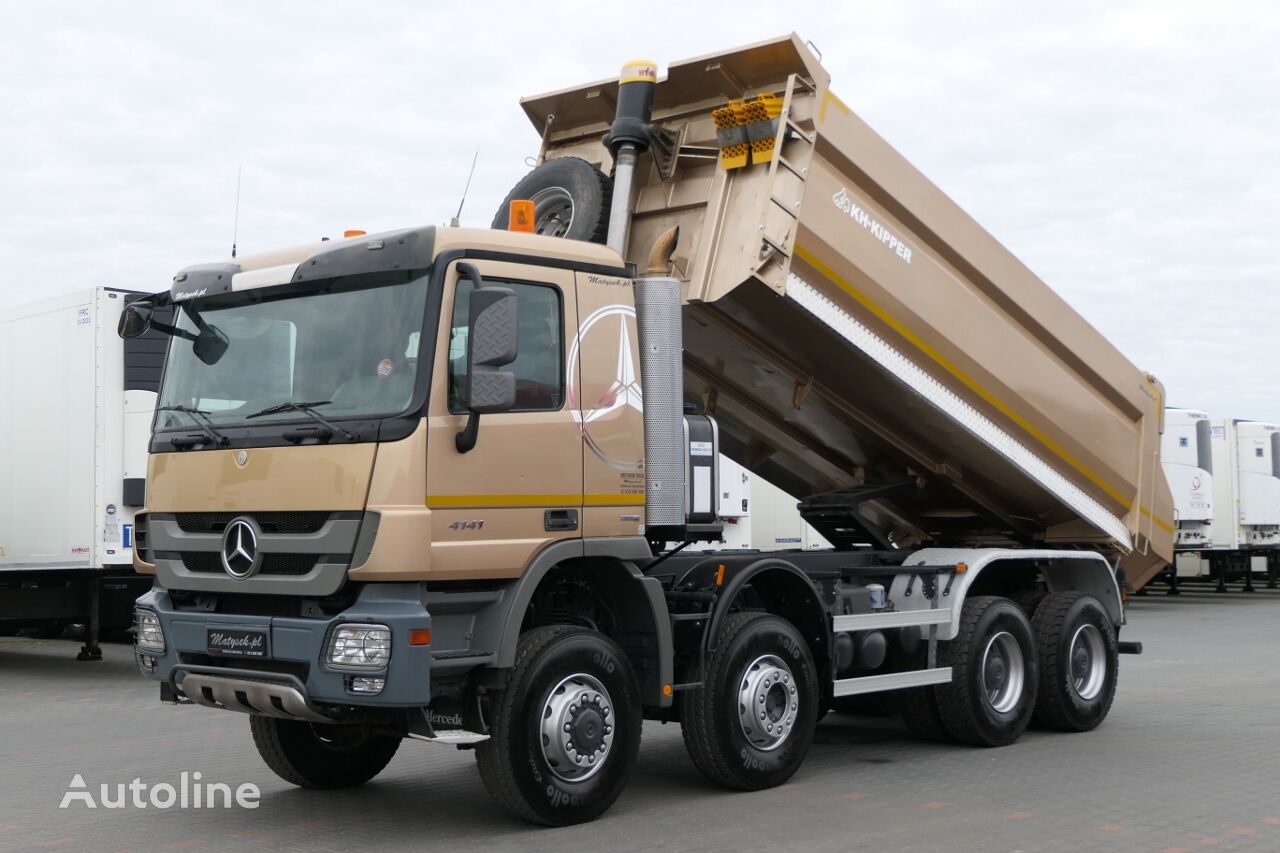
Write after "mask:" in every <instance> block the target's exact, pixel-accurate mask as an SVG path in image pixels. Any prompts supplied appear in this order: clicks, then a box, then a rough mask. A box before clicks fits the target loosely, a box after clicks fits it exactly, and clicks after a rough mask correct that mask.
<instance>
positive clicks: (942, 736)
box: [901, 687, 953, 743]
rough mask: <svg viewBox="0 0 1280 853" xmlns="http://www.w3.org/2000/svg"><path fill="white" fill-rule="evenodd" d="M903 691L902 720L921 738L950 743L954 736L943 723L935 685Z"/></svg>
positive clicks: (909, 729) (908, 728)
mask: <svg viewBox="0 0 1280 853" xmlns="http://www.w3.org/2000/svg"><path fill="white" fill-rule="evenodd" d="M901 692H902V722H903V723H904V724H906V727H907V730H908V731H910V732H911V733H912V734H913V735H915V736H916V737H918V738H920V739H921V740H927V741H932V742H934V743H950V742H951V741H952V740H953V738H952V737H951V735H950V734H948V732H947V729H946V727H944V726H943V725H942V715H941V714H939V713H938V700H937V698H936V697H935V696H934V688H933V687H913V688H911V689H910V690H903V691H901Z"/></svg>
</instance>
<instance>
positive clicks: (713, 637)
mask: <svg viewBox="0 0 1280 853" xmlns="http://www.w3.org/2000/svg"><path fill="white" fill-rule="evenodd" d="M721 566H723V567H724V574H723V576H720V574H719V573H720V567H721ZM717 580H719V583H717ZM676 586H678V587H683V586H688V587H691V588H694V589H701V588H705V587H707V586H717V587H719V594H718V595H717V596H716V601H715V605H714V608H713V611H712V615H711V620H710V622H709V624H708V625H707V630H706V633H705V634H704V643H703V650H704V651H711V650H714V649H715V644H716V642H717V641H718V640H719V637H720V630H721V627H722V626H723V624H724V620H725V618H726V617H727V616H728V615H729V614H730V613H732V612H734V607H735V606H736V605H738V604H739V602H743V601H750V603H753V604H758V605H759V606H761V607H762V608H763V609H764V610H765V611H767V612H769V613H772V614H774V615H775V616H779V617H781V618H783V619H786V620H787V621H788V622H790V623H791V624H792V625H795V627H796V630H798V631H799V632H800V633H801V635H802V636H804V638H805V640H806V641H807V642H808V644H809V650H810V652H811V653H812V655H813V662H814V665H815V666H816V667H817V671H818V677H819V684H820V685H823V684H829V683H830V681H831V679H830V661H831V655H830V648H831V623H830V621H829V620H828V619H827V608H826V607H825V606H824V605H823V603H822V602H823V597H822V595H821V593H820V592H819V591H818V588H817V587H816V586H814V583H813V581H812V580H811V579H810V578H809V576H808V575H806V574H805V573H804V572H802V571H801V570H800V569H799V568H798V567H797V566H795V565H794V564H792V563H790V562H788V561H786V560H780V559H777V558H764V559H761V557H760V556H759V555H758V554H751V555H742V556H737V557H734V556H725V557H717V556H712V557H709V558H708V559H706V560H703V561H701V562H700V563H698V564H697V565H695V566H694V567H693V568H691V569H690V570H689V571H688V572H687V573H686V574H685V575H684V576H683V577H682V578H681V579H680V580H679V581H678V582H677V584H676ZM828 689H829V688H828Z"/></svg>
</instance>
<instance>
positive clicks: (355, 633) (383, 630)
mask: <svg viewBox="0 0 1280 853" xmlns="http://www.w3.org/2000/svg"><path fill="white" fill-rule="evenodd" d="M390 660H391V629H390V628H388V627H387V626H386V625H339V626H338V627H337V628H336V629H334V632H333V637H332V638H331V639H330V640H329V663H330V664H332V665H333V666H349V667H357V668H359V669H384V668H385V667H386V665H387V663H388V661H390Z"/></svg>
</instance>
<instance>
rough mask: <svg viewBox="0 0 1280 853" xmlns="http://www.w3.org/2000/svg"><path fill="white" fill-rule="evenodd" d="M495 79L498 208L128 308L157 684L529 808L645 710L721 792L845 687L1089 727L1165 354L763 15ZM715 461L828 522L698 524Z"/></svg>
mask: <svg viewBox="0 0 1280 853" xmlns="http://www.w3.org/2000/svg"><path fill="white" fill-rule="evenodd" d="M524 107H525V110H526V112H527V113H528V114H529V116H530V118H531V120H532V122H533V123H534V126H535V127H536V128H537V130H538V132H539V133H540V134H541V135H542V139H543V150H542V155H541V158H540V160H541V163H540V165H539V166H538V167H537V168H536V169H534V170H533V172H531V173H530V174H529V175H528V176H527V177H526V178H525V179H524V180H522V181H521V182H520V183H519V184H518V185H517V186H516V187H515V188H514V189H513V190H512V194H511V197H510V198H509V199H508V203H504V205H503V206H502V209H501V210H499V211H498V213H497V216H496V217H495V220H494V227H493V228H491V229H468V228H456V227H451V228H435V227H423V228H411V229H405V230H400V231H391V232H386V233H382V234H373V235H365V234H361V235H359V236H355V237H351V238H348V239H343V240H340V241H332V242H322V243H318V244H313V245H309V246H303V247H299V248H295V249H288V250H283V251H279V252H273V253H270V254H265V255H260V256H256V257H251V258H241V259H232V260H228V261H224V262H219V263H213V264H202V265H197V266H192V267H188V268H186V269H184V270H182V271H180V272H179V273H178V274H177V275H176V276H175V277H174V280H173V282H172V285H171V287H170V289H169V291H168V292H167V293H164V294H160V295H158V296H156V297H154V298H152V299H150V300H145V301H140V302H135V303H133V304H132V305H131V306H130V308H129V309H128V310H127V311H126V312H125V314H124V315H123V317H122V319H121V324H120V332H121V334H122V335H124V336H126V337H130V336H136V335H138V334H141V333H143V332H144V331H147V330H148V329H150V330H158V331H160V332H164V333H166V334H168V335H170V336H171V343H170V348H169V353H168V360H167V363H166V367H165V374H164V378H163V381H162V383H161V389H160V395H159V401H158V405H157V414H156V419H155V422H154V429H153V434H152V439H151V447H150V452H151V455H150V465H149V470H148V477H147V494H146V507H145V511H143V512H141V513H140V514H139V515H138V517H137V522H136V532H135V539H136V548H135V565H136V567H137V569H138V570H139V571H142V572H146V573H150V574H152V575H154V579H155V585H154V587H153V589H152V590H151V591H150V592H149V593H147V594H146V595H144V596H143V597H142V598H140V599H139V601H138V604H137V611H136V619H137V642H136V657H137V661H138V666H139V668H140V669H141V671H142V672H143V673H144V674H146V675H147V676H148V677H150V678H153V679H155V680H157V681H158V682H159V683H160V690H161V697H162V699H164V700H166V701H169V702H173V703H177V704H186V705H198V706H205V707H208V708H216V709H221V710H231V711H239V712H242V713H246V714H248V715H250V722H251V729H252V733H253V737H254V740H255V743H256V744H257V746H258V748H259V751H260V753H261V754H262V756H263V758H264V759H265V760H266V762H267V763H268V764H269V765H270V766H271V768H272V769H273V770H274V771H275V772H276V773H278V774H279V775H280V776H281V777H282V778H284V779H286V780H288V781H290V782H293V783H294V784H298V785H301V786H304V787H319V788H331V787H342V786H349V785H357V784H361V783H363V782H365V781H368V780H369V779H371V778H373V777H374V776H375V775H377V773H378V772H380V771H381V769H382V768H383V767H384V766H385V765H386V764H387V762H388V761H389V760H390V759H391V757H392V755H393V754H394V753H395V751H396V750H397V749H398V748H399V745H400V744H401V742H402V741H403V740H405V739H411V740H422V741H430V742H435V743H442V744H450V745H454V746H457V747H459V748H464V749H475V751H476V755H477V760H478V765H479V770H480V773H481V776H482V778H483V779H484V782H485V785H486V787H487V788H488V789H489V791H490V792H491V793H492V794H493V795H494V797H495V798H496V799H498V800H499V801H500V802H501V803H502V804H503V805H504V806H505V807H507V808H508V809H509V810H511V811H512V812H513V813H515V814H517V815H519V816H522V817H524V818H527V819H529V820H532V821H535V822H539V823H545V824H553V825H559V824H567V823H575V822H579V821H583V820H589V819H592V818H594V817H596V816H598V815H600V814H601V813H603V812H604V811H605V810H606V809H607V808H608V807H609V805H610V804H612V803H613V802H614V801H615V800H616V798H617V797H618V796H619V795H620V793H621V791H622V789H623V787H624V786H625V784H626V780H627V778H628V775H629V773H630V770H631V768H632V765H633V764H634V760H635V756H636V752H637V750H638V747H639V740H640V729H641V721H642V720H643V719H651V720H662V721H673V722H678V723H679V724H680V725H681V727H682V731H683V733H684V738H685V742H686V745H687V746H688V749H689V752H690V755H691V757H692V758H693V761H694V763H695V764H696V765H697V766H698V767H699V769H700V770H702V771H703V773H704V774H705V775H706V776H707V777H708V778H709V779H711V780H713V781H714V782H716V783H718V784H721V785H724V786H727V787H729V788H735V789H747V790H750V789H761V788H767V787H771V786H775V785H778V784H781V783H782V782H783V781H785V780H786V779H788V778H790V777H791V776H792V774H794V773H795V772H796V771H797V769H798V768H799V767H800V765H801V763H802V761H803V759H804V757H805V755H806V754H807V752H808V750H809V747H810V744H811V742H812V740H813V734H814V730H815V726H816V725H817V722H818V720H819V719H820V718H821V716H822V715H823V714H825V713H826V712H827V710H828V709H829V708H831V707H833V706H838V707H845V708H848V707H852V706H854V705H857V704H858V703H866V702H867V701H869V700H868V697H872V698H874V700H875V701H876V702H878V703H880V705H881V706H882V707H888V708H890V709H891V710H893V711H895V712H897V713H900V714H902V716H903V717H904V719H905V720H906V721H907V722H908V724H909V725H910V726H911V727H912V728H913V729H914V730H916V731H918V732H920V733H922V734H924V735H926V736H928V737H932V738H944V739H953V740H956V741H960V742H963V743H969V744H974V745H979V746H1002V745H1005V744H1008V743H1012V742H1013V741H1014V740H1016V739H1017V738H1018V737H1019V736H1020V735H1021V734H1022V732H1023V731H1024V730H1025V728H1026V726H1027V725H1028V723H1029V722H1030V720H1031V718H1032V717H1033V716H1035V717H1037V718H1038V719H1039V720H1040V721H1041V722H1042V723H1044V724H1045V725H1046V726H1047V727H1049V728H1053V729H1058V730H1062V731H1074V732H1081V731H1087V730H1089V729H1092V728H1094V727H1096V726H1097V725H1099V724H1100V723H1101V722H1102V721H1103V720H1104V719H1105V717H1106V715H1107V713H1108V711H1109V709H1110V706H1111V702H1112V698H1113V696H1114V691H1115V684H1116V672H1117V666H1118V663H1117V661H1118V658H1117V655H1118V654H1119V653H1120V652H1122V651H1129V652H1137V651H1140V646H1139V644H1137V643H1132V642H1123V643H1122V642H1120V641H1119V639H1118V632H1119V630H1120V628H1121V626H1122V625H1123V623H1124V610H1123V603H1122V598H1123V594H1124V591H1125V588H1126V586H1128V587H1133V586H1138V585H1141V583H1143V582H1145V580H1146V579H1147V578H1148V577H1150V576H1151V575H1152V574H1154V573H1155V572H1157V571H1159V569H1160V568H1162V567H1163V565H1164V563H1165V562H1167V560H1168V557H1169V555H1170V554H1171V552H1172V529H1173V528H1172V525H1171V523H1170V519H1171V517H1172V512H1171V502H1170V497H1169V490H1168V487H1167V486H1166V485H1165V482H1164V479H1163V474H1162V473H1161V467H1160V464H1159V456H1158V448H1159V433H1160V412H1161V411H1162V410H1163V391H1162V389H1161V387H1160V385H1159V383H1158V382H1157V381H1156V380H1155V379H1154V378H1153V377H1151V376H1150V375H1149V374H1146V373H1144V372H1142V371H1139V370H1138V369H1137V368H1135V367H1134V366H1133V365H1132V364H1130V363H1129V362H1128V360H1127V359H1125V358H1124V356H1123V355H1122V354H1120V353H1119V352H1118V351H1117V350H1116V349H1115V348H1114V347H1113V346H1112V345H1111V344H1110V343H1109V342H1107V341H1106V340H1105V339H1104V338H1102V337H1101V335H1099V334H1098V333H1097V332H1096V331H1095V330H1093V329H1092V328H1091V327H1089V326H1088V324H1087V323H1085V322H1084V321H1083V320H1082V319H1081V318H1079V316H1078V315H1076V314H1075V313H1074V312H1073V311H1072V310H1071V309H1070V308H1069V307H1068V306H1067V305H1066V303H1064V302H1063V301H1062V300H1061V299H1060V298H1059V297H1057V296H1056V295H1055V294H1054V293H1053V292H1052V291H1051V290H1050V289H1049V288H1048V287H1047V286H1046V285H1045V284H1044V283H1043V282H1041V281H1040V280H1039V279H1038V278H1036V277H1035V276H1034V274H1032V273H1031V272H1030V271H1029V270H1027V269H1026V268H1025V267H1024V266H1022V265H1021V264H1020V263H1019V262H1018V261H1017V260H1016V259H1015V258H1013V256H1012V255H1010V254H1009V253H1008V252H1007V251H1006V250H1004V249H1003V247H1001V246H1000V245H999V244H998V243H997V242H996V241H995V240H994V238H992V237H991V236H990V235H988V234H987V233H986V232H985V231H982V230H981V229H980V228H979V227H978V226H977V225H976V223H973V222H972V220H971V219H969V218H968V217H967V216H966V215H965V214H964V213H963V212H962V211H960V210H959V209H958V208H957V207H956V206H955V205H954V204H953V203H952V202H950V200H949V199H947V198H946V196H945V195H943V194H942V193H941V191H940V190H938V189H937V188H936V187H935V186H933V185H932V184H931V183H929V182H928V181H927V180H926V179H925V178H924V177H923V176H922V175H920V174H919V173H918V172H917V171H915V170H914V168H912V167H911V166H910V164H908V163H906V161H905V160H903V159H902V158H901V157H900V156H899V155H897V154H896V152H894V151H893V150H892V149H891V148H890V147H889V146H888V145H887V143H885V142H884V141H883V140H881V139H880V138H879V137H877V136H875V135H874V133H872V132H871V131H870V129H869V128H867V127H866V126H865V125H864V124H862V123H861V121H860V120H858V119H857V117H856V116H855V115H854V114H853V113H852V112H851V111H850V110H849V108H848V107H847V106H846V105H845V104H844V103H843V102H842V101H840V100H839V99H838V98H836V97H835V95H834V94H832V93H831V91H830V88H829V80H828V78H827V75H826V73H825V71H823V69H822V68H821V65H820V64H819V63H818V61H817V59H816V57H814V56H813V54H812V53H811V52H810V51H809V50H808V48H806V47H805V46H804V44H803V43H802V42H801V41H800V40H799V39H798V38H797V37H795V36H789V37H786V38H782V39H776V40H772V41H769V42H765V43H761V44H757V45H751V46H748V47H745V48H741V49H737V50H733V51H727V52H724V53H721V54H716V55H714V56H710V57H699V58H697V59H694V60H689V61H686V62H681V63H674V64H672V65H671V66H669V68H668V69H667V73H666V75H665V76H664V77H660V76H659V75H658V72H657V68H656V66H654V65H653V64H652V63H647V62H638V63H629V64H628V65H626V66H624V68H623V72H622V74H621V75H620V76H619V77H618V78H617V79H615V80H607V81H603V82H600V83H592V84H587V85H585V86H581V87H577V88H574V89H567V90H563V91H560V92H554V93H549V94H547V95H542V96H538V97H536V98H531V99H528V100H526V101H525V102H524ZM602 241H603V242H604V243H605V245H601V244H600V243H601V242H602ZM170 312H171V313H170ZM722 452H723V453H725V454H727V455H728V456H730V457H732V458H733V459H735V460H736V461H738V462H739V463H740V464H742V465H744V466H746V467H747V468H749V469H750V470H752V471H754V472H756V473H757V474H759V475H761V476H763V477H765V478H766V479H769V480H770V481H771V482H774V483H776V484H777V485H779V486H780V487H781V488H784V489H785V490H786V491H787V492H788V493H790V494H794V495H797V496H798V503H799V508H800V511H801V514H802V516H803V517H804V519H805V520H806V521H807V522H808V523H810V524H812V525H814V526H815V527H816V528H817V529H818V530H819V531H820V532H821V533H822V535H823V536H824V537H825V538H826V539H827V540H828V541H829V542H831V543H832V546H833V547H832V548H831V549H828V550H820V551H776V552H762V551H728V552H726V551H711V550H701V548H702V546H703V545H704V544H705V543H708V542H712V541H714V540H716V539H718V538H719V531H720V528H719V523H718V519H717V518H716V513H715V507H716V506H717V504H718V501H717V497H718V492H719V483H718V479H717V478H718V471H717V465H716V460H717V458H719V454H720V453H722Z"/></svg>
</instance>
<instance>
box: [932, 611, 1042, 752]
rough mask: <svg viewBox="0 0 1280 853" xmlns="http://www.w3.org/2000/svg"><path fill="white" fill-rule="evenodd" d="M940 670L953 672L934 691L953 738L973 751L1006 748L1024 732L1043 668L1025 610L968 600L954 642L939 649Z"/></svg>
mask: <svg viewBox="0 0 1280 853" xmlns="http://www.w3.org/2000/svg"><path fill="white" fill-rule="evenodd" d="M938 665H939V666H949V667H951V670H952V672H951V675H952V677H951V681H950V682H948V683H946V684H939V685H936V686H935V687H934V690H933V696H934V700H935V701H936V702H937V707H938V715H939V717H940V719H941V722H942V726H943V728H945V729H946V731H947V733H948V734H949V735H951V736H952V737H953V738H955V739H956V740H958V741H960V742H961V743H968V744H972V745H974V746H1005V745H1007V744H1011V743H1013V742H1014V741H1016V740H1017V739H1018V738H1019V737H1021V736H1022V733H1023V732H1024V731H1026V729H1027V724H1028V723H1029V722H1031V715H1032V712H1033V711H1034V710H1035V705H1036V689H1037V685H1038V674H1039V668H1038V665H1037V661H1036V646H1035V638H1034V636H1033V634H1032V631H1031V623H1030V621H1029V620H1028V619H1027V616H1026V614H1025V613H1023V612H1022V608H1020V607H1018V606H1017V605H1016V604H1014V603H1013V602H1012V601H1009V600H1008V599H1007V598H998V597H996V596H978V597H975V598H971V599H969V600H968V601H966V602H965V604H964V608H963V610H962V611H961V615H960V631H959V633H958V634H957V635H956V638H955V639H954V640H952V641H951V642H948V643H939V644H938Z"/></svg>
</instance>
